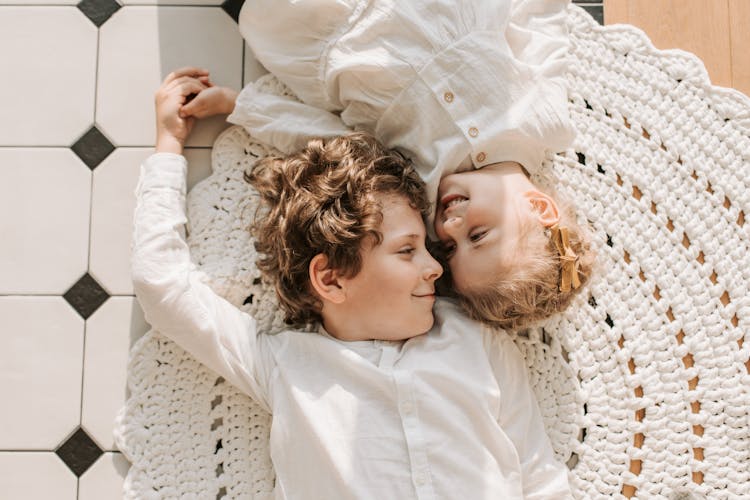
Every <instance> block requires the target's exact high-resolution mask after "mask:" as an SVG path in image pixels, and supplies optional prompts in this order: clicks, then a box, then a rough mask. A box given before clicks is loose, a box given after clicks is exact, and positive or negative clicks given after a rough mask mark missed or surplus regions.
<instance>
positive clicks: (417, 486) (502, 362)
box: [132, 153, 570, 500]
mask: <svg viewBox="0 0 750 500" xmlns="http://www.w3.org/2000/svg"><path fill="white" fill-rule="evenodd" d="M186 167H187V164H186V161H185V159H184V157H182V156H178V155H172V154H165V153H162V154H156V155H153V156H151V157H150V158H149V159H147V160H146V162H145V163H144V164H143V166H142V170H141V178H140V182H139V185H138V188H137V197H138V198H137V204H136V210H135V223H134V243H133V254H132V255H133V256H132V272H133V281H134V286H135V292H136V295H137V296H138V299H139V301H140V303H141V306H142V308H143V311H144V313H145V315H146V319H147V320H148V322H149V323H150V324H151V325H152V326H153V327H154V328H155V329H157V330H158V331H160V332H161V333H163V334H164V335H166V336H167V337H169V338H171V339H172V340H174V341H175V342H177V343H178V344H179V345H181V346H182V347H183V348H184V349H186V350H187V351H188V352H190V353H191V354H192V355H193V356H195V358H196V359H198V360H199V361H201V362H202V363H204V364H205V365H207V366H208V367H209V368H211V369H213V370H214V371H216V372H217V373H218V374H219V375H221V376H223V377H224V378H225V379H226V380H227V381H229V382H230V383H232V384H234V385H235V386H237V387H238V388H239V389H240V390H242V391H244V392H245V393H247V394H248V395H250V396H251V397H252V398H253V399H255V400H256V401H258V402H259V403H260V404H261V405H262V406H263V407H264V408H265V409H266V410H268V411H269V412H271V413H272V415H273V420H272V426H271V436H270V453H271V459H272V461H273V465H274V468H275V470H276V487H275V496H276V498H279V499H282V498H283V499H286V498H289V499H299V498H310V499H323V498H325V499H349V498H351V499H354V498H356V499H369V498H373V499H384V498H387V499H409V498H419V499H435V498H443V499H460V498H467V499H472V500H477V499H484V498H487V499H490V498H492V499H497V498H502V499H516V498H567V497H568V496H569V495H570V492H569V487H568V482H567V468H566V467H565V466H563V465H561V464H560V463H558V462H556V461H555V460H554V458H553V451H552V449H551V446H550V443H549V441H548V439H547V437H546V435H545V432H544V427H543V422H542V419H541V416H540V412H539V408H538V407H537V404H536V401H535V399H534V395H533V393H532V391H531V389H530V387H529V384H528V381H527V378H526V371H525V365H524V363H523V359H522V358H521V355H520V352H519V351H518V349H517V348H516V347H515V344H514V343H513V342H512V341H511V340H510V339H509V337H508V336H507V335H506V334H504V332H502V331H490V330H489V329H487V328H484V327H482V326H480V325H479V324H477V323H475V322H472V321H470V320H469V319H467V318H466V317H465V316H464V315H463V314H461V312H460V311H459V309H458V308H457V307H456V306H455V305H454V304H452V303H450V302H447V301H443V300H439V301H438V303H437V305H436V322H435V326H434V327H433V328H432V330H430V331H429V332H428V333H426V334H424V335H420V336H418V337H414V338H411V339H409V340H406V341H401V342H388V341H377V340H373V341H356V342H346V341H340V340H337V339H336V338H334V337H332V336H330V335H328V334H327V333H326V332H325V331H323V330H321V331H319V332H301V331H293V330H289V331H284V332H282V333H279V334H276V335H266V334H263V333H259V332H258V331H257V329H256V324H255V321H254V320H253V318H252V317H250V316H249V315H247V314H246V313H244V312H242V311H240V310H239V309H237V308H235V307H234V306H233V305H231V304H230V303H228V302H226V301H225V300H224V299H222V298H220V297H219V296H217V295H216V294H215V293H214V292H213V291H212V290H211V289H210V288H209V287H208V286H207V285H206V284H205V276H204V275H203V274H202V273H201V272H199V271H197V270H196V269H195V266H194V265H193V264H192V263H191V261H190V254H189V250H188V246H187V244H186V242H185V240H184V237H183V232H184V223H185V222H186V218H185V208H184V204H185V177H186Z"/></svg>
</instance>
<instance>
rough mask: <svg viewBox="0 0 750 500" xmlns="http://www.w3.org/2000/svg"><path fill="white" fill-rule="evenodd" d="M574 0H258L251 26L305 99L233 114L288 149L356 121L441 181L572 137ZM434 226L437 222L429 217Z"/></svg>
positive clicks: (246, 13) (247, 22)
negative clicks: (569, 77)
mask: <svg viewBox="0 0 750 500" xmlns="http://www.w3.org/2000/svg"><path fill="white" fill-rule="evenodd" d="M568 3H569V0H476V1H462V2H458V1H455V0H453V1H446V0H409V1H396V0H374V1H361V0H335V1H334V0H330V1H326V0H247V1H246V2H245V4H244V6H243V8H242V11H241V12H240V18H239V23H240V31H241V32H242V35H243V36H244V38H245V40H246V41H247V43H248V44H249V46H250V47H251V48H252V50H253V52H254V53H255V55H256V57H257V58H258V60H259V61H260V62H261V63H262V64H263V65H264V66H265V67H266V68H267V69H268V70H269V71H271V73H273V74H274V75H276V76H277V77H278V78H279V80H281V81H282V82H284V83H285V84H286V85H287V86H288V87H289V88H290V89H291V90H292V91H293V92H294V93H295V94H296V95H297V97H299V98H300V99H301V101H303V102H302V103H300V102H297V101H296V100H294V99H292V98H288V97H280V96H277V95H271V94H266V93H263V92H259V91H258V90H257V89H255V88H254V87H253V86H252V84H251V85H248V86H247V87H245V89H244V90H243V91H242V92H241V93H240V95H239V97H238V99H237V103H236V106H235V110H234V112H233V113H232V114H231V115H230V116H229V118H228V120H229V121H230V122H232V123H236V124H239V125H242V126H244V127H245V128H247V130H248V131H249V132H250V134H251V135H252V136H253V137H256V138H258V139H261V140H263V141H265V142H267V143H269V144H272V145H273V146H275V147H276V148H278V149H279V150H281V151H282V152H283V153H291V152H293V151H296V150H297V149H300V148H301V147H302V146H304V145H305V143H306V142H307V140H308V139H309V138H311V137H320V136H334V135H340V134H343V133H346V132H348V131H350V130H351V129H357V130H364V131H368V132H370V133H372V134H374V135H375V136H376V137H377V138H378V139H379V140H380V141H381V142H383V143H384V144H385V145H386V146H387V147H391V148H398V149H400V150H401V151H402V152H403V153H405V154H406V155H407V156H408V157H410V158H411V159H412V160H413V161H414V163H415V165H416V166H417V169H418V171H419V173H420V175H421V176H422V178H423V179H424V181H425V182H426V183H427V187H428V193H429V195H430V197H431V199H433V200H434V199H435V198H436V195H437V186H438V184H439V182H440V178H441V177H443V176H445V175H447V174H449V173H453V172H455V171H458V170H465V169H470V168H480V167H483V166H485V165H489V164H492V163H497V162H501V161H515V162H518V163H520V164H522V165H523V166H524V167H525V168H526V170H528V171H529V172H534V171H535V170H537V169H538V168H539V166H540V165H541V162H542V160H543V158H544V156H545V152H546V151H548V150H549V151H552V152H556V151H562V150H564V149H565V148H566V147H568V146H569V145H570V144H571V142H572V140H573V137H574V131H573V127H572V124H571V121H570V118H569V116H568V105H567V87H566V82H565V79H564V76H563V73H564V71H565V65H566V64H565V63H566V55H567V49H568V43H569V41H568V33H567V26H566V17H567V15H566V7H567V5H568ZM428 226H429V227H430V228H431V226H432V224H429V225H428Z"/></svg>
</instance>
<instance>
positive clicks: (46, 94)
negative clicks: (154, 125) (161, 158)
mask: <svg viewBox="0 0 750 500" xmlns="http://www.w3.org/2000/svg"><path fill="white" fill-rule="evenodd" d="M96 43H97V30H96V26H94V24H93V23H92V22H91V21H89V20H88V19H87V18H86V17H85V16H84V15H83V13H82V12H81V11H80V10H78V9H77V8H76V7H73V6H70V7H67V6H66V7H14V6H4V7H0V61H2V62H3V70H2V74H3V76H2V78H0V95H2V96H3V102H2V116H3V119H2V120H0V145H2V146H28V145H34V146H36V145H45V146H51V145H55V146H70V145H71V144H73V142H75V141H76V140H77V139H78V138H79V137H80V136H81V135H83V133H84V132H85V131H86V130H88V129H89V127H90V126H91V125H92V124H93V122H94V85H95V83H96V80H95V72H96ZM19 96H22V97H21V98H19Z"/></svg>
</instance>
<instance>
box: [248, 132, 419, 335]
mask: <svg viewBox="0 0 750 500" xmlns="http://www.w3.org/2000/svg"><path fill="white" fill-rule="evenodd" d="M245 180H246V181H247V182H249V183H250V184H251V185H252V186H253V187H254V188H255V189H256V190H257V191H258V193H259V194H260V199H261V208H260V209H259V211H258V212H257V213H256V216H255V220H254V222H253V224H252V226H251V228H250V230H251V233H252V235H253V237H254V238H255V248H256V250H258V252H259V253H260V257H259V259H258V261H257V263H256V264H257V266H258V269H259V270H260V271H261V274H262V276H263V278H264V279H265V280H267V281H268V282H270V283H272V284H273V285H274V286H275V288H276V296H277V297H278V299H279V303H280V305H281V307H282V308H283V309H284V311H285V313H286V321H287V323H290V324H296V325H301V324H309V323H311V322H313V321H320V320H321V317H320V311H321V308H322V303H321V301H320V299H319V298H318V297H317V296H316V295H315V293H314V292H313V291H312V289H311V287H310V280H309V266H310V261H311V260H312V258H313V257H315V256H316V255H318V254H323V255H325V257H326V258H327V259H328V265H329V266H330V267H331V268H332V269H336V270H338V271H339V272H341V273H343V275H344V276H347V277H351V276H355V275H356V274H357V273H358V272H359V271H360V268H361V264H362V260H361V254H360V250H361V248H362V244H363V240H365V238H368V237H371V238H374V239H375V241H376V242H377V243H380V241H381V240H382V235H381V234H380V233H379V231H378V228H379V226H380V223H381V221H382V211H381V205H380V203H379V202H378V196H382V195H387V194H397V195H401V196H404V197H405V198H406V199H407V200H408V202H409V204H410V205H411V206H412V207H413V208H414V209H416V210H419V211H420V212H421V213H422V215H426V214H427V213H428V212H429V209H430V202H429V200H428V199H427V195H426V192H425V188H424V183H423V182H422V180H421V179H420V178H419V176H418V175H417V173H416V171H415V170H414V168H413V167H412V166H411V163H410V162H409V161H408V160H407V159H406V158H404V157H403V156H402V155H401V154H399V153H398V152H396V151H393V150H388V149H386V148H385V147H383V146H382V145H381V144H380V143H379V142H378V141H377V140H376V139H375V138H373V137H372V136H370V135H368V134H365V133H361V132H356V133H352V134H348V135H345V136H340V137H334V138H325V139H324V138H321V139H313V140H311V141H309V142H308V143H307V145H306V146H305V147H304V148H303V149H302V150H300V151H299V152H297V153H295V154H292V155H290V156H288V157H286V158H279V157H267V158H264V159H262V160H260V161H259V162H258V163H256V164H255V165H254V167H253V168H252V170H251V171H249V172H246V173H245Z"/></svg>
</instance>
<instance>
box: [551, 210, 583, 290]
mask: <svg viewBox="0 0 750 500" xmlns="http://www.w3.org/2000/svg"><path fill="white" fill-rule="evenodd" d="M550 229H551V231H552V242H553V243H554V244H555V248H557V253H558V254H560V268H561V271H560V291H561V292H569V291H570V290H571V288H572V289H573V290H575V289H576V288H578V287H579V286H581V280H580V279H578V255H576V253H575V252H574V251H573V249H572V248H571V247H570V242H569V241H568V228H567V227H559V226H558V225H557V224H555V225H554V226H552V227H551V228H550Z"/></svg>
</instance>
